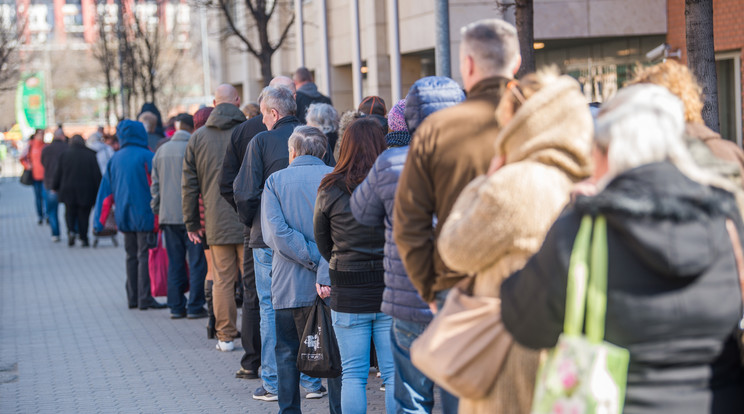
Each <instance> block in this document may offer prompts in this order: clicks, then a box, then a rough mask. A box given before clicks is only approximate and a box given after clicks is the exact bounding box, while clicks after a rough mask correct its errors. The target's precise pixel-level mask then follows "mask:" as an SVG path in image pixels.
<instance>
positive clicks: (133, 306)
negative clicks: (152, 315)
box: [129, 303, 137, 309]
mask: <svg viewBox="0 0 744 414" xmlns="http://www.w3.org/2000/svg"><path fill="white" fill-rule="evenodd" d="M136 307H137V304H136V303H135V304H134V305H132V304H131V303H130V304H129V309H134V308H136Z"/></svg>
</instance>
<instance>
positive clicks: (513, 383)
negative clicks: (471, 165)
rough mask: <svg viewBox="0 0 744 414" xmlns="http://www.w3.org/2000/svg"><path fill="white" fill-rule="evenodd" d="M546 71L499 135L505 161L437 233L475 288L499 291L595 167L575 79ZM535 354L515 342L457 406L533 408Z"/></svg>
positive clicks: (442, 249)
mask: <svg viewBox="0 0 744 414" xmlns="http://www.w3.org/2000/svg"><path fill="white" fill-rule="evenodd" d="M541 78H542V79H541V84H543V85H545V86H544V87H543V88H542V89H540V90H539V91H538V92H536V93H535V94H534V95H532V96H531V97H530V98H529V99H528V100H527V101H526V102H525V103H524V105H523V106H522V107H521V108H519V109H518V110H517V112H516V113H515V115H514V117H513V118H512V120H511V121H510V122H509V123H508V124H507V125H506V126H505V128H503V129H502V130H501V133H500V134H499V135H498V137H497V138H496V152H497V154H501V155H503V156H505V163H504V165H503V166H502V167H501V168H500V169H499V170H498V171H497V172H496V173H494V174H493V175H491V176H480V177H478V178H476V179H475V180H473V181H472V182H471V183H470V184H469V185H468V186H467V187H466V188H465V189H464V190H463V192H462V193H461V194H460V196H459V198H458V199H457V202H456V203H455V205H454V208H453V210H452V213H451V214H450V216H449V218H448V219H447V222H446V223H445V224H444V227H443V229H442V233H441V235H440V237H439V240H438V245H439V253H440V254H441V256H442V259H443V260H444V262H445V264H447V266H449V267H450V268H451V269H453V270H455V271H459V272H463V273H467V274H470V275H474V276H475V286H474V292H473V293H474V294H475V295H479V296H491V297H498V295H499V287H500V285H501V282H502V281H503V280H504V279H505V278H506V277H508V276H509V275H510V274H512V273H513V272H515V271H517V270H519V269H521V268H522V267H523V266H524V265H525V263H526V262H527V260H528V259H529V258H530V257H531V256H532V255H533V254H534V253H535V252H537V250H538V249H539V248H540V246H541V244H542V242H543V239H544V238H545V234H546V233H547V231H548V229H549V227H550V226H551V224H552V223H553V222H554V221H555V219H556V218H557V217H558V215H559V214H560V212H561V211H562V210H563V208H564V206H565V205H566V204H567V203H568V202H569V193H570V191H571V188H572V187H573V185H574V184H575V183H576V182H578V181H580V180H582V179H584V178H586V177H588V176H589V175H590V173H591V166H590V151H591V145H592V132H593V125H592V118H591V115H590V113H589V109H588V106H587V103H586V100H585V99H584V96H583V95H582V94H581V93H580V91H579V85H578V83H577V82H576V81H574V80H573V79H572V78H570V77H568V76H561V77H555V76H554V75H541ZM538 356H539V352H538V351H533V350H529V349H526V348H523V347H521V346H519V345H517V344H514V345H513V346H512V349H511V350H510V352H509V355H508V356H507V360H506V362H505V363H504V366H503V368H502V371H501V373H500V374H499V378H498V380H497V381H496V385H495V386H494V389H493V390H492V392H491V393H490V395H489V396H488V397H486V398H484V399H479V400H468V399H462V400H460V412H462V413H468V414H478V413H483V414H486V413H487V414H498V413H508V414H514V413H517V414H518V413H529V411H530V406H531V403H532V394H533V389H534V386H535V375H536V372H537V367H538ZM483 363H484V364H488V361H483Z"/></svg>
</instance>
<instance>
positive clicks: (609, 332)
mask: <svg viewBox="0 0 744 414" xmlns="http://www.w3.org/2000/svg"><path fill="white" fill-rule="evenodd" d="M584 214H592V215H596V214H603V215H604V216H605V217H606V218H607V224H608V234H607V244H608V255H609V256H608V257H609V274H608V288H607V316H606V330H605V332H606V334H605V338H606V340H607V341H609V342H611V343H613V344H616V345H619V346H621V347H624V348H626V349H628V350H629V351H630V366H629V370H628V387H627V393H626V400H625V409H624V412H625V413H639V414H640V413H643V414H646V413H648V414H650V413H662V412H663V413H690V414H692V413H741V412H744V373H743V372H742V368H741V365H740V362H739V356H738V353H737V347H736V344H735V341H734V337H733V333H734V329H735V327H736V325H737V324H738V322H739V320H740V318H741V315H742V297H741V293H740V289H739V281H738V275H737V272H736V264H735V260H734V254H733V249H732V246H731V242H730V239H729V235H728V233H727V231H726V228H725V220H726V218H732V219H733V220H734V222H735V223H737V224H738V227H739V232H740V235H744V232H743V231H742V222H741V217H740V216H739V213H738V212H737V209H736V204H735V202H734V200H733V197H732V196H731V195H730V194H728V193H725V192H723V191H720V190H714V189H711V188H710V187H705V186H703V185H700V184H698V183H696V182H693V181H691V180H690V179H688V178H687V177H686V176H684V175H682V174H681V173H680V172H679V170H677V169H676V168H675V167H674V166H673V165H671V164H669V163H654V164H649V165H645V166H641V167H638V168H635V169H632V170H630V171H627V172H625V173H623V174H621V175H620V176H618V177H616V178H615V179H614V180H613V181H612V182H610V184H609V185H608V186H607V187H606V189H605V190H604V191H602V192H601V193H600V194H598V195H597V196H596V197H591V198H582V199H579V201H577V203H576V204H575V206H573V208H571V209H569V210H568V211H567V212H565V214H564V215H563V216H562V217H561V218H559V219H558V221H557V222H556V223H555V224H554V225H553V227H552V228H551V230H550V232H549V233H548V235H547V237H546V239H545V243H544V244H543V247H542V248H541V249H540V251H539V252H538V253H537V254H536V255H535V256H534V257H532V259H530V261H529V262H528V263H527V265H526V266H525V268H524V269H522V270H521V271H519V272H517V273H515V274H514V275H512V276H511V277H510V278H509V279H507V280H506V281H505V282H504V283H503V284H502V287H501V301H502V302H501V303H502V316H503V320H504V323H505V325H506V327H507V329H508V330H509V332H511V333H512V335H513V336H514V338H515V339H516V341H517V342H519V343H521V344H522V345H525V346H528V347H530V348H548V347H552V346H554V345H555V343H556V341H557V339H558V336H559V334H560V333H561V331H562V330H563V319H564V313H565V301H566V282H567V273H568V270H567V269H568V263H569V256H570V254H571V250H572V246H573V242H574V239H575V237H576V233H577V231H578V228H579V222H580V220H581V217H582V216H583V215H584Z"/></svg>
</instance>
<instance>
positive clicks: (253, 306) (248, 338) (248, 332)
mask: <svg viewBox="0 0 744 414" xmlns="http://www.w3.org/2000/svg"><path fill="white" fill-rule="evenodd" d="M250 238H251V236H250V230H247V231H246V232H245V233H244V234H243V282H242V283H243V313H242V315H241V320H240V342H241V344H242V345H243V350H244V351H245V352H244V353H243V357H242V358H241V359H240V366H241V367H243V369H247V370H251V371H254V372H256V373H259V372H258V368H259V367H260V366H261V330H260V325H261V314H260V312H259V307H258V293H257V292H256V272H255V270H254V268H253V249H251V248H250V247H248V242H249V241H250Z"/></svg>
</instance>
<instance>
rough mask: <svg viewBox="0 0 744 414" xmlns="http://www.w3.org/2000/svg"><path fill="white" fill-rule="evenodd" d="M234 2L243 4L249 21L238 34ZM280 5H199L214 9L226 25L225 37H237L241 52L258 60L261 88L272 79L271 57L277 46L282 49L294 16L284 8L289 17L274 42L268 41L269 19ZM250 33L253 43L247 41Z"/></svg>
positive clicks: (208, 0) (270, 0)
mask: <svg viewBox="0 0 744 414" xmlns="http://www.w3.org/2000/svg"><path fill="white" fill-rule="evenodd" d="M234 1H244V2H245V7H246V9H247V10H248V13H247V16H248V17H249V21H250V23H249V27H248V29H247V31H246V32H242V31H241V30H240V29H239V28H238V25H237V23H236V18H237V17H238V16H236V15H235V13H234V8H233V7H232V5H233V2H234ZM215 3H216V4H215ZM280 3H281V2H280V1H279V0H205V1H202V2H201V4H207V5H212V6H216V7H217V8H218V9H219V10H220V11H221V12H222V16H223V17H224V18H225V21H226V22H227V32H226V34H227V35H228V36H235V37H237V38H238V39H239V40H240V41H241V43H242V44H243V45H244V46H245V49H244V51H247V52H249V53H250V54H252V55H253V56H255V57H256V59H258V61H259V63H260V65H261V77H262V78H263V83H264V85H268V84H269V82H271V79H272V78H273V77H274V75H273V71H272V69H271V57H272V56H273V55H274V53H275V52H276V51H277V50H278V49H279V48H280V47H282V44H283V43H284V41H285V40H286V39H287V35H288V34H289V29H290V27H291V26H292V24H293V23H294V21H295V15H294V11H293V10H292V8H291V7H285V9H287V10H288V12H291V13H292V16H291V17H290V19H289V21H288V22H287V23H286V25H284V28H283V29H282V30H281V34H280V35H279V39H278V40H277V41H276V42H272V41H271V39H269V27H270V22H271V18H272V17H274V15H275V13H276V11H277V6H279V5H280ZM251 30H255V34H256V36H257V38H258V42H257V43H256V42H254V41H252V40H251V37H252V36H251V35H250V34H249V31H251Z"/></svg>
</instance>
